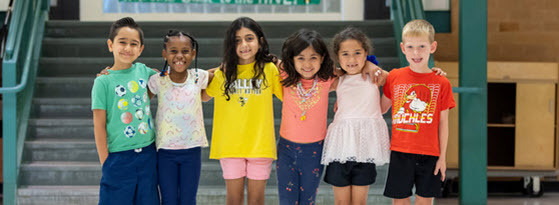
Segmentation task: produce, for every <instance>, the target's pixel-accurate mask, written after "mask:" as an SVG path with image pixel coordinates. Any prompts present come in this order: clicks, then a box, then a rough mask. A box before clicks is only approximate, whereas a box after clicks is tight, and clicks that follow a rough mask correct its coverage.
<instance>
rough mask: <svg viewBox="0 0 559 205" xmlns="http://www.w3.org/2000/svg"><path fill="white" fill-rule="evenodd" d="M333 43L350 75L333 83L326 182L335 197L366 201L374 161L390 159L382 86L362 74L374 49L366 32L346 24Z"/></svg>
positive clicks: (325, 153) (325, 157)
mask: <svg viewBox="0 0 559 205" xmlns="http://www.w3.org/2000/svg"><path fill="white" fill-rule="evenodd" d="M333 43H334V45H333V47H334V48H333V52H334V54H335V55H334V56H335V57H336V60H337V61H338V62H339V64H340V67H341V68H342V69H343V71H344V72H346V73H347V74H346V75H343V76H341V77H340V78H339V79H338V81H337V82H334V86H336V93H337V103H338V110H337V112H336V115H335V117H334V121H333V122H332V123H331V124H330V126H329V127H328V132H327V135H326V138H325V141H324V149H323V153H322V164H325V165H328V166H327V167H326V174H325V176H324V181H326V182H327V183H329V184H331V185H333V186H334V197H335V198H336V201H346V202H352V203H353V204H356V203H355V202H358V203H357V204H365V203H366V201H367V193H368V191H369V185H371V184H373V183H374V182H375V179H376V167H375V166H376V165H383V164H385V163H387V162H388V160H389V156H390V152H389V148H390V141H389V137H388V128H387V126H386V122H385V121H384V119H383V117H382V114H381V109H380V94H379V87H378V85H376V84H373V83H371V80H363V78H362V77H361V70H362V69H363V67H364V66H365V62H366V60H367V54H370V53H371V51H372V49H371V45H370V40H369V39H368V38H367V36H366V35H365V34H364V33H363V32H362V31H360V30H358V29H356V28H347V29H345V30H343V31H341V32H340V33H338V34H337V35H336V36H335V37H334V40H333ZM376 74H377V75H382V76H383V77H386V74H387V73H386V72H385V71H383V72H380V71H379V72H377V73H376ZM382 81H383V80H382Z"/></svg>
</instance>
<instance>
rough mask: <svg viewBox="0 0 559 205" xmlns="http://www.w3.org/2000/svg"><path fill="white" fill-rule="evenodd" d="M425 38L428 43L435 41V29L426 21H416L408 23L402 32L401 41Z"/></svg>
mask: <svg viewBox="0 0 559 205" xmlns="http://www.w3.org/2000/svg"><path fill="white" fill-rule="evenodd" d="M418 36H427V37H428V38H429V42H431V43H432V42H433V41H435V28H433V25H431V23H429V22H428V21H426V20H423V19H416V20H412V21H410V22H408V23H407V24H406V26H404V29H403V31H402V41H403V40H404V38H405V37H418Z"/></svg>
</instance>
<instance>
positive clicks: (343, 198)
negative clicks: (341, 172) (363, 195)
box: [332, 186, 351, 205]
mask: <svg viewBox="0 0 559 205" xmlns="http://www.w3.org/2000/svg"><path fill="white" fill-rule="evenodd" d="M332 188H334V201H335V204H336V205H350V204H351V186H344V187H337V186H332Z"/></svg>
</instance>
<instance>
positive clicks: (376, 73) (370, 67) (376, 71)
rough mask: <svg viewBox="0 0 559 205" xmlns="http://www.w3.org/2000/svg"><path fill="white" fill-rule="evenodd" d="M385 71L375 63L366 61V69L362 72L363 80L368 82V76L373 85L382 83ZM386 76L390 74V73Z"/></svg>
mask: <svg viewBox="0 0 559 205" xmlns="http://www.w3.org/2000/svg"><path fill="white" fill-rule="evenodd" d="M383 71H384V70H383V69H382V68H380V67H378V66H377V65H375V64H374V63H371V62H370V61H366V62H365V67H364V68H363V70H362V71H361V75H362V76H363V80H367V76H369V77H370V78H371V81H372V82H373V84H378V83H379V82H380V81H382V80H384V79H382V76H383V75H382V74H383V73H384V72H386V71H384V72H383ZM386 74H388V72H387V73H386ZM383 84H384V83H383Z"/></svg>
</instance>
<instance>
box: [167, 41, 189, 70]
mask: <svg viewBox="0 0 559 205" xmlns="http://www.w3.org/2000/svg"><path fill="white" fill-rule="evenodd" d="M165 47H166V48H165V49H163V54H162V55H163V58H165V60H167V63H168V64H169V66H170V67H171V69H172V72H171V73H182V72H185V71H186V69H188V66H190V63H191V62H192V59H194V58H195V57H196V50H194V49H193V48H192V42H191V41H190V38H188V37H186V36H171V37H169V41H167V43H166V44H165Z"/></svg>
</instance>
